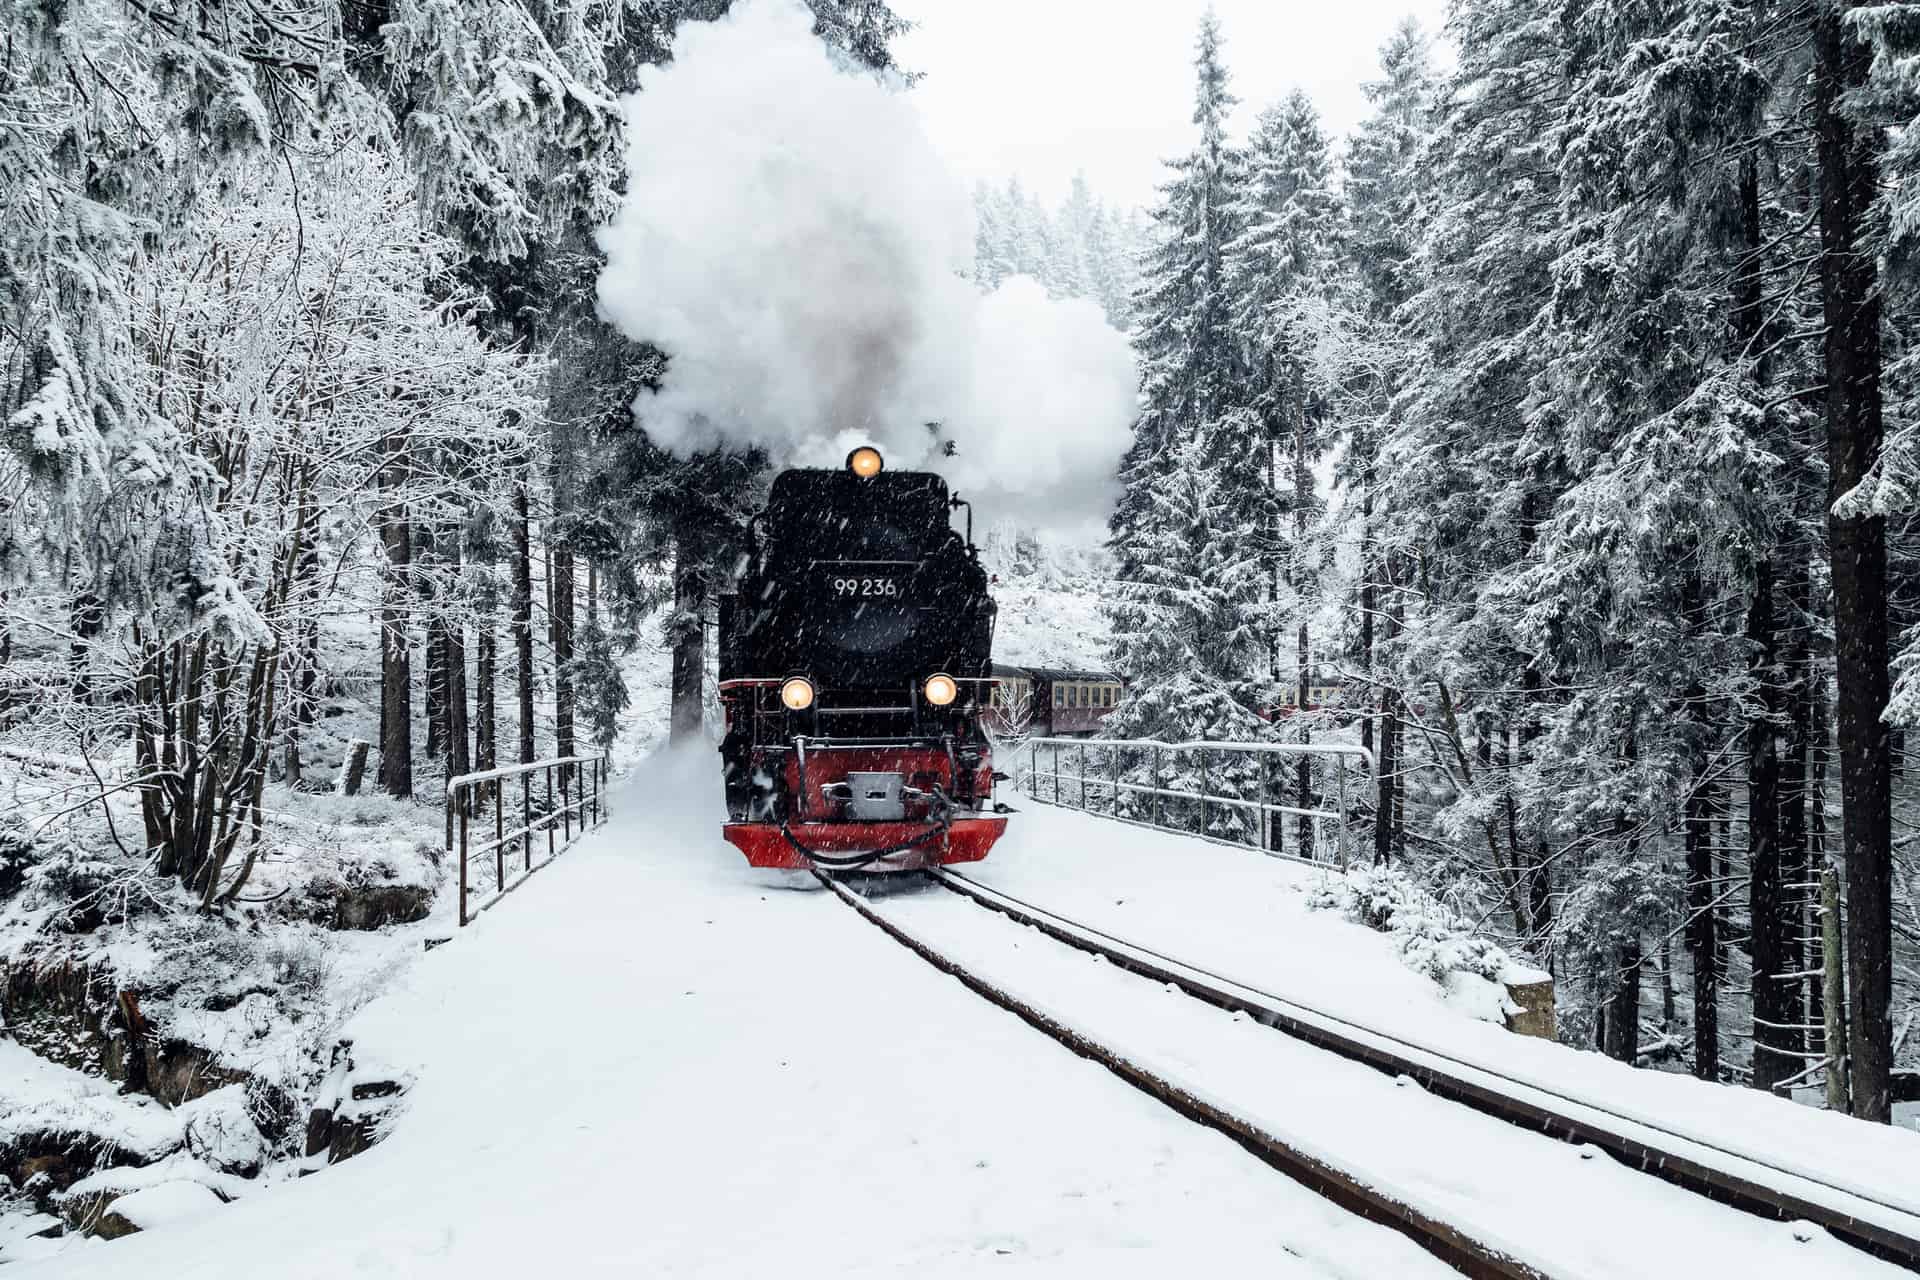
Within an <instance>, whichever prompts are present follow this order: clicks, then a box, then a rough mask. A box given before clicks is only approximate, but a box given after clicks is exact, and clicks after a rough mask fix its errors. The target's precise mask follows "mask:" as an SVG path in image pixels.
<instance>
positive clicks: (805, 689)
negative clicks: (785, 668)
mask: <svg viewBox="0 0 1920 1280" xmlns="http://www.w3.org/2000/svg"><path fill="white" fill-rule="evenodd" d="M780 701H781V702H783V703H785V704H786V707H787V710H789V711H805V710H806V709H807V708H808V707H810V706H812V705H813V681H811V680H808V679H807V678H806V677H804V676H795V677H794V678H793V679H791V680H789V681H787V682H786V683H785V684H783V685H781V686H780Z"/></svg>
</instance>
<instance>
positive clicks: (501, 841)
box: [493, 778, 507, 893]
mask: <svg viewBox="0 0 1920 1280" xmlns="http://www.w3.org/2000/svg"><path fill="white" fill-rule="evenodd" d="M505 786H506V779H505V778H495V779H494V780H493V891H494V892H495V893H498V892H500V886H501V885H503V884H505V883H506V882H507V855H506V846H507V823H506V808H507V806H506V802H505V801H504V800H503V799H502V798H501V790H502V788H504V787H505Z"/></svg>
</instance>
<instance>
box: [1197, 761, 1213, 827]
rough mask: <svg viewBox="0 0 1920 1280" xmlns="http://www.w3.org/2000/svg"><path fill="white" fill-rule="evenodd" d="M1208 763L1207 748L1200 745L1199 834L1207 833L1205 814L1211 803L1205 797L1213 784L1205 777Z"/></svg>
mask: <svg viewBox="0 0 1920 1280" xmlns="http://www.w3.org/2000/svg"><path fill="white" fill-rule="evenodd" d="M1208 763H1209V761H1208V758H1207V749H1206V748H1205V747H1202V748H1200V834H1201V835H1205V834H1207V814H1208V812H1209V810H1210V809H1211V807H1212V803H1213V802H1212V801H1210V800H1209V799H1208V798H1207V796H1208V793H1210V792H1211V791H1212V790H1213V784H1212V783H1211V782H1210V781H1209V780H1208V778H1207V765H1208Z"/></svg>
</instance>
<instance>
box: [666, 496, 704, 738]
mask: <svg viewBox="0 0 1920 1280" xmlns="http://www.w3.org/2000/svg"><path fill="white" fill-rule="evenodd" d="M706 588H707V579H706V569H705V566H704V565H702V564H701V562H700V557H699V554H698V552H697V550H696V549H695V548H694V546H693V541H692V539H691V538H689V537H688V536H687V535H685V534H682V535H681V536H680V538H679V539H678V541H677V542H676V543H675V547H674V564H673V621H672V622H671V623H670V624H669V625H668V636H667V640H668V643H669V644H670V645H671V646H672V648H673V713H672V722H671V729H670V731H669V734H668V740H669V741H671V742H673V743H676V744H677V743H681V742H690V741H693V740H695V739H697V738H698V737H699V736H700V734H701V733H702V732H703V730H704V715H703V707H704V703H703V694H704V691H705V684H706V673H707V644H706V641H707V629H706V626H705V623H704V617H705V614H706V607H707V590H706Z"/></svg>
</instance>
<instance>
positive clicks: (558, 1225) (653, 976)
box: [21, 751, 1444, 1280]
mask: <svg viewBox="0 0 1920 1280" xmlns="http://www.w3.org/2000/svg"><path fill="white" fill-rule="evenodd" d="M712 764H713V762H712V760H711V758H710V756H709V753H707V752H705V751H699V752H694V753H689V754H687V755H685V756H682V757H678V758H669V759H663V760H659V761H656V762H654V763H653V764H651V765H649V766H647V767H644V768H643V769H642V770H640V771H639V776H638V777H637V778H636V779H635V780H634V783H633V785H632V786H630V787H628V788H627V789H625V790H624V791H623V792H620V793H616V795H615V797H614V801H615V819H614V824H613V826H612V827H611V828H610V829H608V830H607V831H605V832H603V833H600V834H598V835H596V836H594V837H592V838H590V839H589V840H588V841H586V842H584V843H583V844H582V845H581V846H580V847H579V848H577V849H576V850H575V851H573V852H571V853H569V854H568V855H567V856H566V857H564V858H562V859H561V860H560V861H559V862H558V863H556V864H555V865H554V866H552V867H550V868H548V869H547V870H545V871H543V872H541V873H540V874H539V875H536V876H535V877H534V878H533V879H532V880H531V881H530V882H528V884H527V885H526V886H525V887H524V888H522V889H521V890H519V891H518V892H517V893H515V894H514V895H513V896H512V897H511V898H510V899H508V900H507V901H506V902H504V903H503V904H502V905H501V906H500V907H499V908H498V909H496V910H495V911H493V912H492V913H490V914H489V915H488V916H486V917H485V918H484V919H483V920H482V921H481V922H480V923H479V924H477V925H476V926H474V927H473V928H471V929H469V930H467V931H466V932H465V934H464V935H463V936H461V937H459V938H457V939H456V940H455V941H454V942H452V943H450V944H449V945H447V946H444V947H440V948H438V949H436V950H435V951H433V952H432V953H431V954H429V955H427V956H425V957H424V958H423V959H422V960H421V962H420V963H419V964H417V965H415V966H414V967H413V968H412V969H411V971H410V972H409V973H408V974H407V975H406V976H405V977H404V978H403V979H402V981H401V983H400V984H399V986H398V987H397V988H396V989H395V990H394V991H393V992H391V993H390V994H388V995H387V996H385V997H383V998H382V999H380V1000H378V1001H376V1002H375V1003H374V1004H372V1005H370V1006H368V1007H367V1008H366V1009H365V1010H363V1011H362V1013H361V1015H360V1016H359V1018H357V1019H356V1021H355V1024H354V1026H353V1027H352V1028H351V1029H350V1030H351V1033H352V1034H353V1035H354V1036H355V1039H356V1049H355V1052H356V1055H363V1056H366V1057H370V1058H380V1059H384V1060H385V1061H386V1062H388V1063H390V1064H394V1065H398V1066H402V1067H404V1068H405V1069H406V1070H407V1071H408V1073H409V1074H410V1075H411V1077H412V1087H411V1090H410V1093H409V1095H408V1098H407V1102H406V1105H405V1108H404V1110H403V1112H402V1113H401V1115H400V1116H399V1118H398V1121H397V1123H396V1124H395V1127H394V1130H393V1133H392V1136H391V1137H390V1138H389V1139H388V1140H387V1141H386V1142H384V1143H383V1144H381V1145H380V1146H377V1147H375V1148H374V1149H373V1150H371V1151H370V1152H368V1153H366V1154H364V1155H362V1156H359V1157H357V1158H355V1159H354V1160H352V1161H349V1162H348V1163H346V1164H342V1165H339V1166H336V1167H334V1168H331V1169H328V1170H326V1171H324V1172H322V1173H320V1174H318V1175H316V1176H313V1177H309V1178H305V1179H302V1180H299V1181H297V1182H293V1183H289V1184H285V1185H281V1186H277V1187H274V1188H271V1189H267V1190H263V1191H262V1192H261V1193H259V1194H253V1195H249V1196H248V1197H246V1198H245V1199H243V1200H240V1201H238V1202H236V1203H235V1204H233V1205H230V1206H227V1207H223V1208H218V1209H213V1208H207V1209H205V1210H204V1211H203V1212H200V1213H197V1214H194V1213H186V1216H184V1217H178V1216H176V1217H175V1218H174V1220H172V1221H170V1222H168V1224H167V1225H165V1226H163V1227H161V1228H160V1229H157V1230H153V1231H149V1232H144V1233H142V1234H140V1235H136V1236H133V1237H129V1238H127V1239H124V1240H121V1241H117V1242H115V1243H112V1244H98V1243H86V1244H82V1245H79V1246H76V1247H75V1248H73V1249H71V1250H69V1251H67V1252H66V1253H64V1254H62V1255H61V1256H59V1257H57V1258H54V1259H51V1260H49V1261H47V1262H43V1263H38V1264H32V1265H30V1266H28V1267H27V1268H26V1269H24V1270H23V1271H22V1272H21V1274H22V1275H23V1276H24V1275H28V1274H32V1275H44V1276H48V1277H57V1276H76V1277H77V1276H85V1277H88V1278H89V1280H112V1278H113V1277H117V1276H127V1277H135V1276H137V1277H140V1278H141V1280H147V1277H151V1276H155V1275H164V1276H194V1277H208V1278H211V1277H222V1276H233V1277H242V1276H244V1277H248V1278H249V1280H251V1277H254V1276H257V1275H261V1274H271V1275H274V1276H276V1277H306V1276H313V1277H321V1276H324V1277H329V1278H331V1277H336V1276H339V1275H343V1274H356V1275H375V1276H378V1275H391V1276H440V1275H445V1276H455V1275H460V1276H469V1277H471V1276H522V1275H526V1274H558V1275H568V1276H574V1275H587V1274H593V1275H600V1274H606V1275H614V1274H618V1275H693V1276H698V1275H711V1276H729V1277H731V1276H741V1275H763V1274H797V1275H810V1276H811V1275H829V1274H830V1275H880V1274H886V1275H895V1274H914V1275H921V1276H925V1275H960V1274H974V1273H975V1272H976V1271H977V1270H980V1269H983V1268H985V1267H987V1266H994V1267H997V1268H1012V1269H1015V1270H1021V1271H1025V1272H1026V1273H1028V1274H1087V1275H1093V1274H1098V1275H1101V1276H1103V1277H1104V1276H1116V1275H1117V1276H1143V1277H1144V1276H1163V1275H1165V1274H1167V1273H1168V1272H1170V1271H1173V1270H1176V1269H1178V1270H1180V1271H1187V1272H1193V1273H1197V1274H1207V1275H1228V1274H1233V1275H1239V1274H1245V1275H1253V1274H1258V1275H1262V1276H1333V1275H1340V1276H1351V1277H1385V1276H1393V1277H1400V1276H1407V1277H1415V1276H1421V1275H1435V1274H1444V1273H1443V1272H1442V1271H1441V1269H1440V1268H1439V1266H1438V1264H1437V1263H1435V1262H1434V1261H1433V1260H1432V1259H1430V1258H1429V1257H1427V1255H1425V1254H1423V1253H1420V1252H1419V1251H1417V1250H1416V1249H1415V1248H1414V1247H1413V1246H1412V1245H1410V1244H1409V1243H1408V1242H1406V1241H1404V1240H1403V1239H1401V1238H1400V1237H1399V1236H1397V1235H1394V1234H1393V1233H1391V1232H1389V1231H1387V1230H1385V1229H1384V1228H1381V1227H1378V1226H1376V1225H1374V1224H1371V1223H1368V1222H1365V1221H1363V1220H1361V1219H1359V1218H1356V1217H1354V1216H1352V1215H1350V1214H1347V1213H1345V1212H1344V1211H1341V1210H1338V1209H1336V1208H1334V1207H1333V1206H1331V1205H1330V1204H1328V1203H1327V1202H1325V1201H1322V1200H1320V1199H1318V1198H1316V1197H1314V1196H1313V1195H1311V1194H1310V1193H1308V1192H1307V1191H1305V1190H1303V1189H1302V1188H1300V1187H1298V1186H1296V1185H1295V1184H1293V1183H1291V1182H1288V1181H1287V1180H1285V1179H1284V1178H1282V1177H1280V1176H1279V1175H1277V1174H1275V1173H1274V1172H1273V1171H1272V1170H1270V1169H1268V1168H1267V1167H1266V1166H1264V1165H1262V1164H1260V1163H1258V1162H1257V1161H1255V1160H1254V1159H1253V1158H1252V1157H1251V1156H1249V1155H1247V1154H1246V1153H1244V1152H1243V1151H1241V1150H1240V1149H1239V1148H1238V1147H1237V1146H1235V1145H1234V1144H1232V1143H1230V1142H1228V1141H1227V1140H1226V1139H1224V1138H1220V1137H1218V1136H1216V1135H1213V1134H1211V1133H1209V1132H1206V1131H1204V1130H1202V1129H1200V1128H1198V1127H1196V1126H1194V1125H1192V1124H1190V1123H1188V1122H1187V1121H1185V1120H1183V1119H1180V1118H1179V1117H1177V1116H1175V1115H1174V1114H1172V1113H1171V1112H1168V1111H1165V1110H1164V1109H1162V1108H1160V1107H1159V1106H1158V1105H1157V1104H1154V1103H1152V1102H1150V1101H1148V1100H1147V1099H1146V1098H1144V1097H1143V1096H1141V1095H1139V1094H1138V1093H1136V1092H1134V1091H1133V1090H1131V1089H1130V1088H1128V1087H1127V1086H1125V1085H1123V1084H1122V1083H1120V1082H1119V1081H1117V1080H1116V1079H1114V1078H1113V1077H1112V1076H1110V1075H1109V1074H1108V1073H1107V1072H1105V1071H1104V1070H1102V1069H1101V1068H1099V1067H1096V1066H1094V1065H1092V1064H1090V1063H1087V1062H1085V1061H1083V1060H1082V1059H1079V1058H1077V1057H1074V1056H1073V1055H1071V1054H1069V1053H1068V1052H1066V1051H1065V1050H1063V1049H1060V1048H1058V1047H1056V1046H1054V1045H1053V1044H1052V1043H1050V1042H1049V1041H1047V1040H1045V1039H1043V1038H1042V1037H1040V1036H1038V1035H1036V1034H1035V1033H1034V1032H1033V1031H1031V1030H1030V1029H1029V1028H1027V1027H1025V1026H1024V1025H1023V1024H1021V1023H1019V1022H1018V1021H1017V1020H1015V1019H1013V1018H1012V1017H1010V1016H1008V1015H1006V1014H1004V1013H1001V1012H1000V1011H998V1010H995V1009H993V1008H992V1007H990V1006H988V1005H987V1004H985V1003H984V1002H982V1001H980V1000H979V999H978V998H977V997H975V996H973V995H971V994H970V993H968V992H967V991H966V990H965V989H963V988H962V987H961V986H959V985H958V984H957V983H955V982H953V981H951V980H950V979H948V978H945V977H943V976H941V975H939V974H938V973H937V972H936V971H934V970H933V969H932V968H930V967H928V966H927V965H925V964H923V963H921V962H920V961H919V960H917V959H915V958H914V957H913V956H911V955H909V954H908V953H906V952H905V951H904V950H902V949H901V948H899V947H898V946H897V945H895V944H894V943H892V942H890V941H888V940H887V939H886V938H885V937H883V936H882V935H881V934H880V933H879V931H877V930H875V929H873V928H872V927H871V926H870V925H868V924H866V923H865V922H863V921H861V920H859V919H858V918H857V917H856V916H854V915H853V913H851V912H849V911H848V910H846V908H845V907H843V906H842V905H841V904H839V903H838V902H836V901H834V900H833V899H832V897H831V896H829V895H827V894H824V893H820V892H817V891H816V892H796V891H791V890H789V889H787V888H785V887H782V886H783V885H784V884H785V881H781V882H778V883H776V882H771V881H767V880H765V879H761V878H757V877H756V873H752V872H750V871H748V870H747V869H746V868H745V867H743V866H742V865H741V864H740V863H739V861H738V859H737V857H736V856H735V855H734V854H733V852H732V851H731V850H730V849H729V848H728V847H727V846H725V845H724V844H723V843H722V842H721V841H720V840H719V838H718V830H717V814H718V812H719V808H720V806H719V798H718V795H717V785H716V778H715V770H714V769H713V767H712ZM155 1208H156V1212H157V1213H159V1214H160V1216H161V1217H167V1216H168V1215H169V1213H181V1212H185V1211H186V1210H187V1209H188V1206H183V1205H175V1204H171V1203H169V1204H164V1205H159V1206H156V1207H155Z"/></svg>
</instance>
